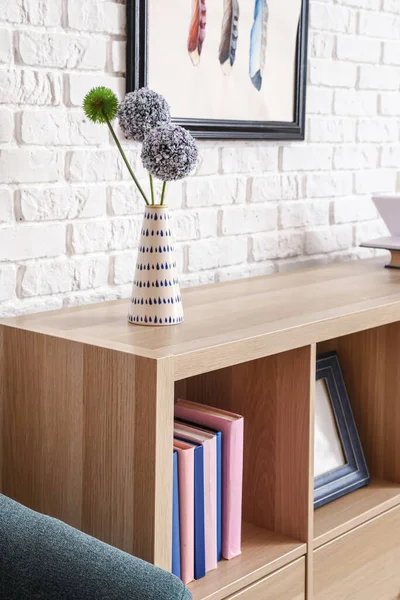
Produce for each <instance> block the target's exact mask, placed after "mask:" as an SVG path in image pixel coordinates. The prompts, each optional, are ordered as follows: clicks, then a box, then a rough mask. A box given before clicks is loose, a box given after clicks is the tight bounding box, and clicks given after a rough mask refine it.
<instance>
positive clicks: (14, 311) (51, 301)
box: [0, 297, 63, 318]
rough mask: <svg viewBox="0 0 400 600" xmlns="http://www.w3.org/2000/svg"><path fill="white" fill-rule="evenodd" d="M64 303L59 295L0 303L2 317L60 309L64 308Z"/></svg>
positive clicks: (0, 316)
mask: <svg viewBox="0 0 400 600" xmlns="http://www.w3.org/2000/svg"><path fill="white" fill-rule="evenodd" d="M62 305H63V304H62V299H61V298H59V297H58V298H57V297H54V298H52V297H50V298H40V299H38V298H34V299H33V300H30V299H29V300H22V301H20V300H15V301H13V302H4V303H2V304H0V318H3V317H17V316H20V315H27V314H30V313H37V312H46V311H47V310H58V309H60V308H62Z"/></svg>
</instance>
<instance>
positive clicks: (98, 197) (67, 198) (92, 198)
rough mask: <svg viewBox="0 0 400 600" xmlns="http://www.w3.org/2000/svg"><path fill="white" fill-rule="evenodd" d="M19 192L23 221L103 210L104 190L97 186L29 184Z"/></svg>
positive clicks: (72, 216)
mask: <svg viewBox="0 0 400 600" xmlns="http://www.w3.org/2000/svg"><path fill="white" fill-rule="evenodd" d="M19 194H20V210H21V218H22V220H24V221H52V220H61V219H77V218H88V217H98V216H102V215H104V214H105V211H106V190H105V189H104V188H103V187H100V186H93V187H89V186H85V187H61V186H58V187H46V188H35V187H29V188H23V189H21V190H20V192H19Z"/></svg>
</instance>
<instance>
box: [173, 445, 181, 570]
mask: <svg viewBox="0 0 400 600" xmlns="http://www.w3.org/2000/svg"><path fill="white" fill-rule="evenodd" d="M171 571H172V573H173V574H174V575H176V576H177V577H179V579H180V578H181V537H180V524H179V476H178V452H177V451H176V450H174V453H173V495H172V568H171Z"/></svg>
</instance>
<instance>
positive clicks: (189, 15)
mask: <svg viewBox="0 0 400 600" xmlns="http://www.w3.org/2000/svg"><path fill="white" fill-rule="evenodd" d="M308 9H309V0H174V2H173V3H171V2H166V1H165V0H127V35H128V43H127V73H126V75H127V80H126V81H127V92H130V91H132V90H135V89H138V88H140V87H143V86H148V87H150V88H152V89H154V90H156V91H157V92H159V93H160V94H163V95H164V96H165V97H166V98H167V100H168V102H169V104H170V105H171V107H172V116H173V118H174V121H175V122H176V123H178V124H179V125H182V126H184V127H186V128H188V129H190V130H191V131H192V133H193V134H194V135H195V136H196V137H202V138H230V139H269V140H302V139H304V130H305V111H306V76H307V75H306V72H307V30H308Z"/></svg>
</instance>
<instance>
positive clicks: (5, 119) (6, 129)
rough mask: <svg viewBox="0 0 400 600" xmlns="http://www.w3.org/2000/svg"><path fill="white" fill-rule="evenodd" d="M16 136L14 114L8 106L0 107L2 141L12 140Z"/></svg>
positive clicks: (0, 139) (0, 136) (0, 134)
mask: <svg viewBox="0 0 400 600" xmlns="http://www.w3.org/2000/svg"><path fill="white" fill-rule="evenodd" d="M13 138H14V115H13V112H12V111H11V110H10V109H8V108H0V143H5V142H11V141H12V139H13Z"/></svg>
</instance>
